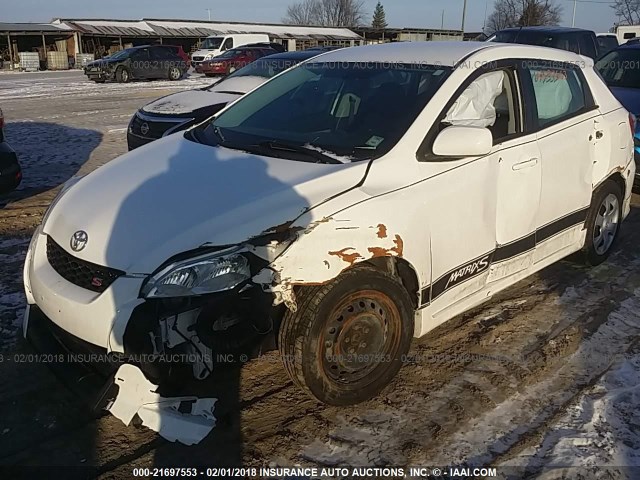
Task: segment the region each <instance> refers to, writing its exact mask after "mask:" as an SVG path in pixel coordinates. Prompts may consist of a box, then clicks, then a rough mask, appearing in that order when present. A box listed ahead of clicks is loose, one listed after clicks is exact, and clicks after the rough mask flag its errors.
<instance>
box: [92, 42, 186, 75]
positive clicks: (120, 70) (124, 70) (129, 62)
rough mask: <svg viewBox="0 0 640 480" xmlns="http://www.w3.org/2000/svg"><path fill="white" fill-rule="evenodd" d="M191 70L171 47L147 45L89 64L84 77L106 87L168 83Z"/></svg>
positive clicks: (174, 48)
mask: <svg viewBox="0 0 640 480" xmlns="http://www.w3.org/2000/svg"><path fill="white" fill-rule="evenodd" d="M187 69H188V66H187V62H185V61H184V60H183V59H182V58H181V57H180V56H179V55H178V53H177V52H176V47H174V46H170V45H145V46H141V47H133V48H127V49H125V50H121V51H119V52H116V53H114V54H113V55H110V56H108V57H105V58H102V59H100V60H96V61H94V62H91V63H89V64H87V66H86V67H85V68H84V73H85V75H86V76H87V77H89V80H93V81H94V82H97V83H104V82H106V81H107V80H115V81H116V82H120V83H127V82H128V81H130V80H142V79H145V80H146V79H164V78H167V79H169V80H180V79H181V78H182V77H183V76H184V74H185V73H186V72H187Z"/></svg>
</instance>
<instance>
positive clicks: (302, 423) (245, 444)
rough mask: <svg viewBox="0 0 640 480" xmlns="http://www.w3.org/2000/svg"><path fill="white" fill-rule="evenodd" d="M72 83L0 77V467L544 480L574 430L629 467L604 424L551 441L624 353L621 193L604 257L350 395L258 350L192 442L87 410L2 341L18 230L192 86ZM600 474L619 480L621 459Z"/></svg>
mask: <svg viewBox="0 0 640 480" xmlns="http://www.w3.org/2000/svg"><path fill="white" fill-rule="evenodd" d="M83 81H84V80H83V78H82V77H80V76H78V74H71V73H68V74H59V75H58V76H51V77H44V76H38V75H33V76H21V75H4V76H0V107H1V108H2V109H3V110H4V112H5V116H6V118H7V121H8V122H9V123H8V126H7V134H8V137H9V141H10V143H11V144H12V145H13V147H14V148H15V149H16V151H17V152H18V153H19V155H20V158H21V160H22V162H23V166H24V176H25V180H24V184H23V185H22V187H21V188H20V190H18V191H17V192H15V193H13V194H11V195H10V196H9V197H7V198H2V199H0V358H2V360H0V465H3V466H25V465H29V466H75V467H79V470H78V471H79V472H82V475H83V476H84V475H86V476H89V477H97V478H102V479H124V478H131V477H132V469H133V468H135V467H151V466H177V465H184V466H239V465H242V466H246V467H264V466H268V465H270V464H273V465H286V466H291V465H296V464H300V465H317V466H335V465H377V466H383V465H400V466H406V465H450V464H461V463H466V464H470V465H481V466H512V467H518V468H520V470H517V471H518V472H519V473H518V474H517V475H516V476H517V477H518V478H524V477H528V478H529V477H531V478H533V477H538V476H540V477H544V478H551V477H547V476H544V475H545V472H546V469H547V467H548V466H549V462H548V461H547V460H548V459H549V458H558V457H557V455H555V453H557V452H558V449H559V448H560V447H562V445H564V444H563V442H565V441H566V440H567V435H569V434H571V435H574V436H576V438H578V437H579V438H581V439H582V440H580V442H583V443H580V442H574V443H572V448H574V447H575V449H576V450H575V452H574V453H575V454H576V455H580V454H581V453H580V452H585V451H586V450H584V448H583V447H584V445H585V444H584V442H587V443H588V445H587V446H588V447H589V448H591V447H593V448H596V447H597V449H598V451H599V452H600V451H601V452H603V453H602V455H603V457H602V459H601V460H602V463H597V462H596V463H595V465H594V466H597V465H604V464H606V465H610V466H617V467H620V466H623V465H627V464H637V463H636V462H638V460H637V459H636V458H635V457H634V458H629V459H627V460H628V461H627V463H625V460H624V459H622V460H621V459H620V458H614V457H616V455H617V453H616V452H619V451H620V450H619V449H617V448H616V446H617V445H618V444H621V443H624V442H625V441H627V440H628V439H626V438H617V437H616V435H620V433H619V432H620V431H621V430H615V429H613V430H611V431H607V430H606V428H604V430H602V431H601V432H599V433H598V432H596V433H595V434H594V435H593V436H590V437H589V438H587V440H584V436H580V434H581V432H582V431H586V428H587V427H586V426H585V424H581V423H578V424H576V425H574V427H572V428H573V430H574V431H572V432H573V433H567V434H566V435H565V434H559V433H558V432H559V429H558V427H557V426H558V425H559V424H563V425H565V424H566V422H568V421H569V420H567V419H566V418H569V417H571V415H572V414H571V412H572V411H573V410H572V408H575V407H576V406H577V405H582V404H583V403H584V402H585V399H586V398H592V397H590V396H593V395H595V396H596V397H597V395H598V390H597V388H596V387H597V386H598V385H599V382H601V381H603V379H606V378H607V377H606V376H607V374H608V373H609V372H611V371H612V369H613V368H617V366H619V365H620V362H621V361H625V359H631V360H632V361H635V360H633V359H635V358H636V357H637V356H638V353H639V352H640V343H639V341H640V322H639V321H638V317H637V312H638V307H639V306H640V270H639V269H638V267H639V266H640V254H639V252H640V249H639V248H638V245H640V213H639V211H638V207H640V202H639V201H638V200H639V199H638V198H634V209H633V211H632V213H631V216H630V217H629V219H628V220H627V222H626V223H625V225H624V228H623V232H622V236H621V238H620V241H619V244H618V247H617V249H616V252H615V254H614V255H613V256H612V257H611V259H610V260H609V261H608V262H606V263H605V264H603V265H601V266H599V267H597V268H594V269H587V268H585V267H581V266H579V265H576V264H573V263H571V262H570V261H564V262H561V263H559V264H556V265H554V266H552V267H549V268H547V269H545V270H544V271H542V272H540V273H539V274H537V275H535V276H533V277H530V278H528V279H526V280H524V281H522V282H520V283H519V284H517V285H515V286H514V287H512V288H509V289H508V290H506V291H505V292H503V293H502V294H501V295H499V296H498V297H497V298H494V299H493V300H492V301H490V302H488V303H486V304H485V305H483V306H482V307H480V308H477V309H475V310H474V311H472V312H469V313H467V314H465V315H463V316H460V317H457V318H455V319H453V320H452V321H450V322H448V323H447V324H445V325H444V326H442V327H440V328H438V329H436V330H435V331H433V332H431V333H429V334H428V335H426V336H425V337H423V338H421V339H418V340H415V341H414V343H413V347H412V351H411V356H410V361H408V362H407V364H406V365H405V366H404V367H403V369H402V370H401V372H400V374H399V375H398V377H397V378H396V379H395V381H394V382H393V383H392V385H391V386H390V387H388V388H387V389H385V390H384V391H383V393H382V394H381V395H379V396H378V397H377V398H375V399H374V400H371V401H369V402H367V403H365V404H362V405H358V406H354V407H348V408H333V407H327V406H323V405H319V404H318V403H316V402H315V401H313V400H312V399H310V398H307V397H306V396H305V395H304V394H302V393H301V392H300V391H299V390H298V389H296V388H295V387H294V386H293V385H292V383H291V382H290V381H289V380H288V378H287V376H286V374H285V372H284V370H283V368H282V366H281V364H280V363H279V362H278V361H277V358H273V357H267V358H262V359H256V360H254V361H251V362H249V363H248V364H246V365H245V366H244V367H243V368H242V370H241V372H240V375H239V377H237V378H234V379H231V380H229V385H221V389H224V390H226V391H227V392H228V393H229V395H228V396H229V398H220V400H219V401H218V404H217V405H216V410H215V415H216V418H217V425H216V427H215V428H214V430H213V431H212V432H211V434H210V435H209V436H208V437H207V438H206V439H205V440H203V441H202V442H201V443H200V444H198V445H196V446H192V447H186V446H182V445H179V444H173V443H170V442H167V441H165V440H164V439H162V438H160V437H159V436H158V435H157V434H155V433H154V432H152V431H150V430H148V429H146V428H144V427H135V426H129V427H127V426H125V425H123V424H122V423H121V422H120V421H119V420H117V419H116V418H114V417H112V416H111V415H105V416H102V417H100V418H97V419H96V418H93V417H91V416H90V415H89V414H87V413H86V411H85V410H84V409H83V407H82V405H81V404H80V402H79V400H78V399H77V398H76V397H74V395H73V394H72V393H71V392H70V391H69V390H68V389H66V388H65V387H64V386H62V385H61V383H60V382H59V381H58V380H57V379H56V378H55V377H54V376H53V375H52V374H51V372H50V371H49V368H48V367H47V365H46V364H44V363H42V362H34V361H29V360H28V359H29V357H28V356H26V355H23V354H26V353H29V352H30V349H29V347H28V346H26V345H25V344H24V343H23V342H22V341H21V339H20V334H21V330H20V329H21V319H22V311H23V308H24V296H23V294H22V284H21V271H22V265H23V260H24V254H25V251H26V248H27V245H28V241H29V238H30V236H31V233H32V231H33V230H34V228H35V227H36V225H37V224H38V223H39V222H40V220H41V218H42V215H43V213H44V211H45V209H46V207H47V205H48V204H49V203H50V201H51V200H52V198H53V196H54V195H55V193H56V191H57V188H58V186H59V185H61V183H62V182H64V181H65V180H67V179H68V178H70V177H71V176H73V175H75V174H77V173H84V172H89V171H91V170H93V169H95V168H97V167H98V166H100V165H102V164H104V163H106V162H108V161H109V160H111V159H113V158H115V157H116V156H118V155H119V154H122V153H124V152H125V151H126V140H125V129H126V125H127V122H128V119H129V118H130V116H131V115H132V114H133V112H134V111H135V110H136V109H137V108H138V107H140V106H141V105H143V104H145V103H146V102H148V101H150V100H152V99H153V98H156V97H159V96H161V95H163V94H167V93H171V92H173V91H176V90H177V89H184V88H188V87H189V88H193V87H195V86H197V85H198V84H203V85H204V84H206V82H205V81H204V79H197V78H195V79H189V80H188V81H187V83H185V84H183V85H180V86H176V85H173V84H168V82H151V83H145V84H137V85H133V86H131V87H129V86H128V88H126V89H123V88H121V87H118V86H110V85H106V86H105V87H106V88H102V89H101V90H100V89H97V88H96V87H95V86H93V85H89V86H86V85H85V86H82V85H81V84H82V82H83ZM40 83H41V84H42V85H39V84H40ZM36 84H38V85H36ZM36 87H37V88H36ZM66 92H70V93H66ZM634 365H635V364H634ZM594 389H595V390H594ZM594 398H595V397H594ZM581 412H582V413H581V415H582V414H584V409H582V410H581ZM567 415H568V416H569V417H567ZM565 417H566V418H565ZM574 417H575V415H574V416H573V417H571V418H573V420H574V421H575V420H576V418H574ZM562 422H565V423H562ZM587 423H588V422H587ZM605 423H606V422H605ZM608 423H611V421H609V422H608ZM638 425H640V423H638ZM637 430H639V429H638V427H637V426H636V427H635V430H634V432H632V433H634V434H635V433H637V432H636V431H637ZM576 432H577V433H576ZM598 435H600V436H598ZM635 440H637V439H635V437H634V439H632V440H628V441H635ZM589 442H590V443H589ZM609 447H610V448H609ZM636 447H637V445H636ZM585 448H586V447H585ZM607 448H609V450H607ZM581 449H582V450H581ZM632 450H633V449H632ZM589 451H591V450H589ZM554 452H555V453H554ZM607 452H609V453H607ZM607 454H609V455H610V456H611V458H609V457H606V455H607ZM554 455H555V456H554ZM583 466H584V467H585V468H586V467H588V466H589V465H588V462H587V464H586V465H583ZM49 472H55V470H51V471H49ZM592 473H593V472H592ZM594 475H595V473H594ZM607 475H610V476H607V477H603V478H633V475H632V474H631V476H629V475H630V474H629V471H626V472H625V471H624V469H622V470H621V469H618V470H616V471H615V472H613V473H611V472H609V473H608V474H607ZM553 478H556V477H553ZM567 478H572V475H569V477H567ZM589 478H591V477H589ZM636 478H638V477H636Z"/></svg>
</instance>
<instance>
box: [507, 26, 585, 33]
mask: <svg viewBox="0 0 640 480" xmlns="http://www.w3.org/2000/svg"><path fill="white" fill-rule="evenodd" d="M518 30H522V31H525V32H546V33H571V32H592V31H591V30H586V29H584V28H574V27H557V26H537V27H509V28H503V29H502V30H500V31H501V32H514V31H518Z"/></svg>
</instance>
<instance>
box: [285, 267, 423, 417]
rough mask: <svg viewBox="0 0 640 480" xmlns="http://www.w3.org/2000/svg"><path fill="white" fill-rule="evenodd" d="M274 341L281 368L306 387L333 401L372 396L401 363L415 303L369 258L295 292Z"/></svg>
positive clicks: (345, 402)
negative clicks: (370, 264)
mask: <svg viewBox="0 0 640 480" xmlns="http://www.w3.org/2000/svg"><path fill="white" fill-rule="evenodd" d="M296 294H297V305H298V310H297V312H291V311H290V310H288V311H287V313H286V314H285V316H284V319H283V322H282V325H281V326H280V332H279V338H278V340H279V341H278V343H279V349H280V354H281V356H282V359H283V363H284V366H285V369H286V371H287V373H288V374H289V376H290V377H291V379H292V380H293V381H294V383H295V384H296V385H298V386H299V387H300V388H302V390H304V391H305V392H306V393H307V394H308V395H310V396H312V397H314V398H315V399H317V400H319V401H321V402H323V403H327V404H330V405H352V404H355V403H359V402H363V401H365V400H368V399H370V398H372V397H374V396H376V395H377V394H378V393H379V392H380V391H381V390H382V389H383V388H384V387H385V386H387V385H388V384H389V382H390V381H391V380H392V379H393V377H394V376H395V375H396V374H397V373H398V370H400V367H401V366H402V361H403V357H404V356H405V355H406V353H407V352H408V351H409V347H410V345H411V338H412V336H413V317H414V307H413V304H412V302H411V298H410V297H409V294H408V293H407V291H406V290H405V289H404V287H403V286H402V285H401V284H400V283H398V282H397V281H396V280H395V279H394V278H393V277H392V276H390V275H388V274H386V273H384V272H382V271H380V270H377V269H375V268H372V267H368V266H361V267H356V268H353V269H350V270H347V271H346V272H344V273H342V274H341V275H340V276H339V277H338V278H337V279H335V280H334V281H332V282H330V283H328V284H325V285H320V286H312V287H304V288H301V289H300V290H298V291H297V292H296Z"/></svg>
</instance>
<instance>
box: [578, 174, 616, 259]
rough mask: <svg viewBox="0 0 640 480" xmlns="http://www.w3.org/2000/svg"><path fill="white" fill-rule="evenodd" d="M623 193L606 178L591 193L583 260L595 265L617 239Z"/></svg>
mask: <svg viewBox="0 0 640 480" xmlns="http://www.w3.org/2000/svg"><path fill="white" fill-rule="evenodd" d="M622 202H623V194H622V192H621V191H620V187H619V186H618V184H616V183H615V182H613V181H611V180H607V181H606V182H605V183H604V184H602V186H600V188H598V190H596V191H595V193H594V194H593V198H592V200H591V208H590V209H589V213H588V214H587V220H586V221H585V225H586V227H587V238H586V240H585V244H584V247H583V249H582V255H583V261H584V262H585V263H586V264H587V265H591V266H596V265H599V264H601V263H602V262H604V261H605V260H606V259H607V257H608V256H609V254H610V253H611V250H612V249H613V247H614V245H615V244H616V241H617V239H618V234H619V232H620V224H621V222H622Z"/></svg>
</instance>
